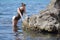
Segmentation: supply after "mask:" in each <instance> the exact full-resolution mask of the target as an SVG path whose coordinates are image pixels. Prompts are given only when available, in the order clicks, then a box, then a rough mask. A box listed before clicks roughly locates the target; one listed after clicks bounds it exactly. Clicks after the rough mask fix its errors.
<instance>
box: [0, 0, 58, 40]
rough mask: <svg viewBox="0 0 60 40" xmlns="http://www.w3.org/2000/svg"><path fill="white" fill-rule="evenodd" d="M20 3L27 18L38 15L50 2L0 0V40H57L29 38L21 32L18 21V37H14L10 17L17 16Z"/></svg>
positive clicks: (54, 39) (46, 0) (39, 0)
mask: <svg viewBox="0 0 60 40" xmlns="http://www.w3.org/2000/svg"><path fill="white" fill-rule="evenodd" d="M21 3H25V4H26V14H27V15H28V16H30V15H33V14H38V13H39V12H40V10H43V9H45V8H46V6H47V5H48V4H49V3H50V0H0V40H57V39H56V38H52V39H51V38H49V37H46V38H45V37H40V36H39V37H38V36H33V35H32V36H33V37H32V36H29V35H27V34H24V32H23V30H22V21H21V20H19V22H18V26H19V28H20V31H19V32H20V34H19V36H14V34H13V31H12V17H13V16H15V15H17V8H19V7H20V6H21Z"/></svg>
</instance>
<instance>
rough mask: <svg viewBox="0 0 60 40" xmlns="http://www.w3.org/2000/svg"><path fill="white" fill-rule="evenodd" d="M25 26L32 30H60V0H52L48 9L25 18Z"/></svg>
mask: <svg viewBox="0 0 60 40" xmlns="http://www.w3.org/2000/svg"><path fill="white" fill-rule="evenodd" d="M23 28H24V29H26V28H28V29H30V30H35V31H36V30H37V31H39V32H41V31H48V32H55V31H57V32H59V30H60V0H51V2H50V4H49V5H48V6H47V8H46V10H42V11H40V13H39V14H36V15H35V14H34V15H32V16H30V17H27V18H25V20H24V21H23Z"/></svg>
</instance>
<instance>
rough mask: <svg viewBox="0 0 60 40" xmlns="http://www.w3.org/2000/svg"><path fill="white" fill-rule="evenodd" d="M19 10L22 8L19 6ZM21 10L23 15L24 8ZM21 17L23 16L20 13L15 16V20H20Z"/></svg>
mask: <svg viewBox="0 0 60 40" xmlns="http://www.w3.org/2000/svg"><path fill="white" fill-rule="evenodd" d="M19 10H20V8H19ZM20 12H21V15H23V13H24V10H20ZM20 18H21V16H20V14H19V13H18V15H17V16H16V17H15V20H19V19H20Z"/></svg>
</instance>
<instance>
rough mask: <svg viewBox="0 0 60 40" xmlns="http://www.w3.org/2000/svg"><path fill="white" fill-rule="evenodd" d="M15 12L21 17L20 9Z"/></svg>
mask: <svg viewBox="0 0 60 40" xmlns="http://www.w3.org/2000/svg"><path fill="white" fill-rule="evenodd" d="M17 12H18V14H19V15H20V16H21V17H22V15H21V12H20V9H19V8H18V9H17Z"/></svg>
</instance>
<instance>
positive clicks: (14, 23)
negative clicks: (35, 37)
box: [12, 3, 26, 32]
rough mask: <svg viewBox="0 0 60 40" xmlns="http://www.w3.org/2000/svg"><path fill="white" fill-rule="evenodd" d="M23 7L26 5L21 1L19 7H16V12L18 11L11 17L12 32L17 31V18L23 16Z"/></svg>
mask: <svg viewBox="0 0 60 40" xmlns="http://www.w3.org/2000/svg"><path fill="white" fill-rule="evenodd" d="M25 7H26V5H25V4H24V3H22V5H21V7H20V8H18V9H17V13H18V14H17V16H14V17H13V21H12V24H13V31H14V32H17V29H18V28H17V23H18V20H19V19H20V18H21V17H22V16H23V13H25V12H26V10H25Z"/></svg>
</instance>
